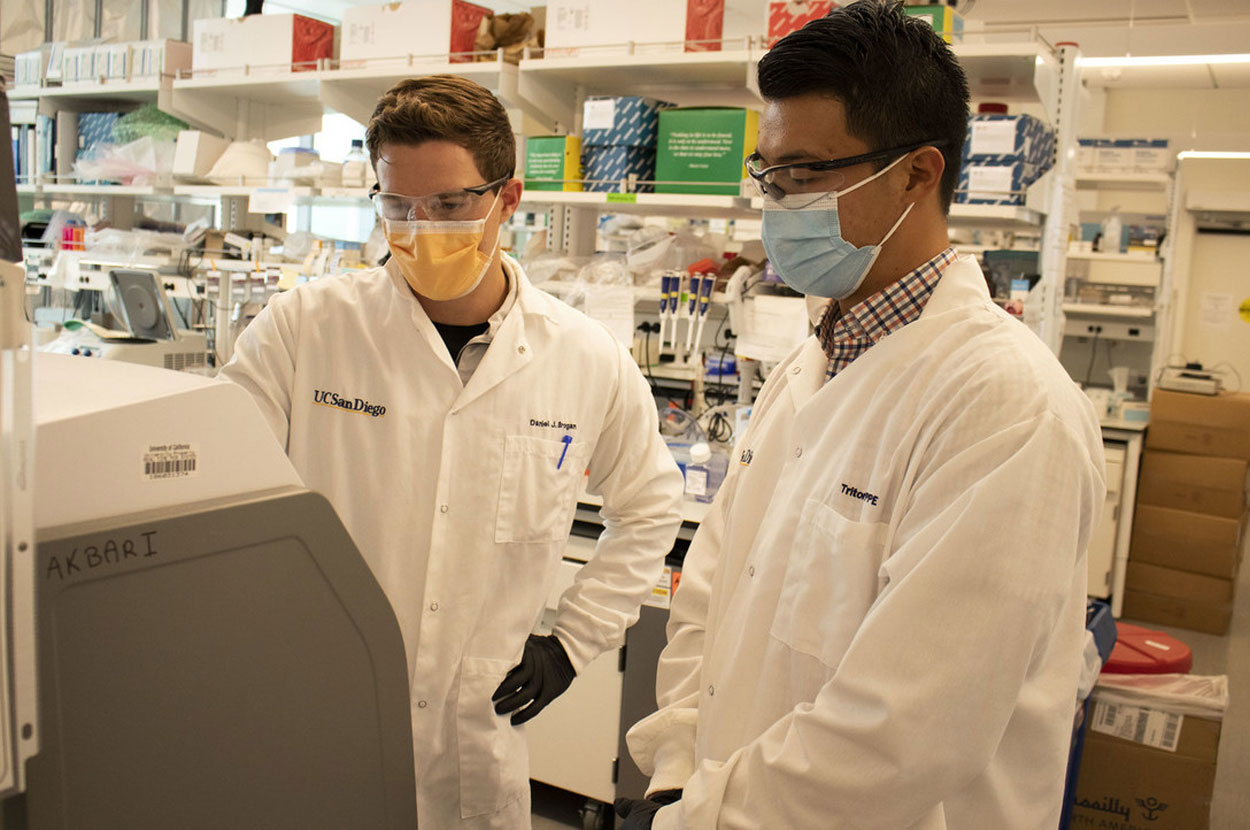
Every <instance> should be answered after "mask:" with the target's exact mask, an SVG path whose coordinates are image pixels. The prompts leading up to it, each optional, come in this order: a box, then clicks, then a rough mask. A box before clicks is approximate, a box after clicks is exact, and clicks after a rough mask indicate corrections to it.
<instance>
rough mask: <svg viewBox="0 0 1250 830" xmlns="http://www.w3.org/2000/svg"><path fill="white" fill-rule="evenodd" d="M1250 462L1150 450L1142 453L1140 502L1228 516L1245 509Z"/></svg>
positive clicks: (1231, 517) (1138, 498)
mask: <svg viewBox="0 0 1250 830" xmlns="http://www.w3.org/2000/svg"><path fill="white" fill-rule="evenodd" d="M1248 487H1250V461H1246V460H1245V459H1243V458H1216V457H1214V456H1209V455H1189V454H1185V453H1176V452H1165V451H1163V450H1147V451H1146V452H1145V454H1143V455H1142V466H1141V479H1140V481H1139V482H1138V484H1137V503H1138V504H1153V505H1157V506H1159V507H1172V508H1175V509H1177V510H1189V511H1191V512H1194V513H1206V514H1208V515H1211V516H1223V517H1225V518H1228V519H1236V518H1240V517H1241V516H1242V514H1244V513H1245V512H1246V506H1247V504H1246V492H1247V488H1248Z"/></svg>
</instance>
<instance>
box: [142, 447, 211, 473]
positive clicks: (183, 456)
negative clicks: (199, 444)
mask: <svg viewBox="0 0 1250 830" xmlns="http://www.w3.org/2000/svg"><path fill="white" fill-rule="evenodd" d="M198 472H199V455H198V453H197V452H196V450H195V445H194V444H183V443H169V444H149V445H148V448H147V451H146V452H144V453H143V479H144V481H164V480H166V479H171V478H190V477H191V476H193V475H195V474H196V473H198Z"/></svg>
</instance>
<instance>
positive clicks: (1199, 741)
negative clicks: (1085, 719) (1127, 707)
mask: <svg viewBox="0 0 1250 830" xmlns="http://www.w3.org/2000/svg"><path fill="white" fill-rule="evenodd" d="M1094 700H1095V706H1094V707H1093V713H1092V715H1091V718H1090V721H1091V722H1090V724H1088V725H1087V731H1086V734H1085V747H1084V750H1083V751H1082V753H1081V770H1080V776H1079V778H1078V780H1077V785H1076V794H1075V805H1074V808H1073V811H1072V822H1071V825H1070V826H1071V827H1072V828H1074V830H1075V829H1076V828H1116V830H1133V828H1146V827H1149V828H1151V830H1202V828H1205V827H1208V826H1209V821H1210V812H1211V794H1212V792H1213V791H1214V789H1215V770H1216V759H1217V755H1218V751H1219V745H1220V726H1221V724H1220V722H1219V721H1217V720H1211V719H1208V718H1201V717H1197V716H1193V715H1185V716H1184V717H1183V719H1182V720H1181V721H1180V723H1179V738H1178V743H1177V746H1176V751H1175V752H1169V751H1167V750H1165V749H1160V748H1156V747H1153V746H1146V745H1144V744H1141V743H1136V742H1134V741H1130V740H1126V739H1124V738H1118V737H1115V736H1113V735H1107V734H1104V733H1102V732H1098V731H1095V730H1094V729H1093V728H1092V726H1093V725H1094V723H1095V722H1096V721H1095V720H1094V719H1095V718H1097V717H1099V716H1100V715H1101V714H1102V712H1100V710H1099V707H1098V705H1097V701H1098V691H1097V688H1095V692H1094Z"/></svg>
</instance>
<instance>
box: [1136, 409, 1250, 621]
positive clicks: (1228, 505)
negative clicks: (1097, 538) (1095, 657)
mask: <svg viewBox="0 0 1250 830" xmlns="http://www.w3.org/2000/svg"><path fill="white" fill-rule="evenodd" d="M1150 409H1151V412H1150V429H1149V431H1148V432H1147V435H1146V452H1145V454H1144V455H1143V457H1142V470H1141V482H1140V484H1139V485H1138V490H1137V507H1136V513H1135V517H1134V521H1133V543H1132V546H1131V548H1130V552H1129V565H1128V576H1127V579H1126V583H1125V588H1126V590H1125V593H1124V616H1126V617H1129V618H1132V619H1139V620H1146V621H1148V622H1154V623H1162V624H1164V625H1174V626H1179V627H1181V628H1189V629H1193V630H1195V631H1203V632H1206V633H1209V634H1224V633H1226V632H1227V631H1228V623H1229V619H1230V618H1231V617H1232V608H1233V594H1234V587H1235V585H1236V580H1237V571H1238V567H1239V565H1240V564H1241V543H1242V534H1243V532H1244V530H1245V526H1246V520H1247V510H1246V507H1247V499H1246V487H1247V474H1248V473H1250V395H1246V394H1230V393H1224V394H1220V395H1215V396H1207V395H1196V394H1190V393H1185V392H1171V391H1168V390H1164V389H1156V390H1155V394H1154V398H1153V400H1152V402H1151V407H1150Z"/></svg>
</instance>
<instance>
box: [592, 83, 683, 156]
mask: <svg viewBox="0 0 1250 830" xmlns="http://www.w3.org/2000/svg"><path fill="white" fill-rule="evenodd" d="M672 106H673V104H670V103H667V102H665V101H656V100H654V99H651V98H640V97H638V96H636V95H627V96H622V97H616V98H588V99H587V100H586V103H585V105H584V106H583V108H582V146H583V147H585V146H587V145H589V146H592V147H654V146H655V145H656V142H657V141H658V140H659V129H660V110H662V109H668V108H670V107H672Z"/></svg>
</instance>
